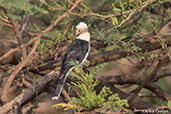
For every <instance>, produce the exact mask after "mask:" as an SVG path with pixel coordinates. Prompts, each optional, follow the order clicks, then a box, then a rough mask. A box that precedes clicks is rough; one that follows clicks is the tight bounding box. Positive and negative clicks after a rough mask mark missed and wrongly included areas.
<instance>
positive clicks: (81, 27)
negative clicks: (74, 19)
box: [75, 22, 88, 36]
mask: <svg viewBox="0 0 171 114" xmlns="http://www.w3.org/2000/svg"><path fill="white" fill-rule="evenodd" d="M75 29H76V30H75V35H76V36H78V35H80V34H82V33H84V32H88V26H87V24H86V23H84V22H80V23H79V24H78V25H77V26H76V27H75Z"/></svg>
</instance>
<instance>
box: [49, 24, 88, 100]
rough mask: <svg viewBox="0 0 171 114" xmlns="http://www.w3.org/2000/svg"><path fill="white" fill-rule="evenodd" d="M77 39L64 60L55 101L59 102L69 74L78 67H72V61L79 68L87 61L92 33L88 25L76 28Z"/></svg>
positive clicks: (68, 49) (54, 97) (67, 50)
mask: <svg viewBox="0 0 171 114" xmlns="http://www.w3.org/2000/svg"><path fill="white" fill-rule="evenodd" d="M75 35H76V38H75V39H74V40H73V41H72V42H71V44H69V46H68V47H67V49H66V51H65V54H64V56H63V59H62V63H61V68H60V74H59V78H58V82H57V86H56V90H55V94H54V96H53V97H52V99H53V100H55V99H56V100H57V99H59V97H60V94H61V92H62V89H63V86H64V84H65V80H66V78H67V77H68V75H69V73H70V72H71V71H72V69H73V68H74V67H76V65H72V64H71V62H70V61H73V62H75V63H76V62H77V61H78V64H77V65H78V66H81V65H82V64H83V63H84V61H85V60H86V59H87V57H88V55H89V52H90V33H89V31H88V25H87V24H86V23H85V22H80V23H79V24H78V25H76V27H75Z"/></svg>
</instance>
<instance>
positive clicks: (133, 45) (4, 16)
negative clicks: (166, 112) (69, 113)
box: [0, 0, 171, 113]
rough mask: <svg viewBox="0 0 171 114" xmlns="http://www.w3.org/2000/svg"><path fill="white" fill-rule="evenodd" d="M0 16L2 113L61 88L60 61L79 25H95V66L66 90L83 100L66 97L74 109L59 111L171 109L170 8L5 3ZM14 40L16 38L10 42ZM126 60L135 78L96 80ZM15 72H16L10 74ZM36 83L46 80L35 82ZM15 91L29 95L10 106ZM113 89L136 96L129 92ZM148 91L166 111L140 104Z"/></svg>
mask: <svg viewBox="0 0 171 114" xmlns="http://www.w3.org/2000/svg"><path fill="white" fill-rule="evenodd" d="M0 9H1V10H0V25H1V34H3V35H1V36H0V37H1V40H0V41H1V44H0V45H1V49H0V56H1V57H0V63H1V69H2V71H3V73H2V75H1V76H0V87H1V88H2V89H0V95H1V102H2V103H1V104H2V105H1V107H0V112H2V113H6V112H8V111H9V110H10V109H12V107H13V105H14V106H17V107H20V106H21V107H22V106H24V105H25V104H27V103H28V102H30V101H31V100H32V99H34V98H35V96H36V95H38V94H40V93H42V92H46V91H49V87H53V86H54V85H55V82H56V81H57V76H58V70H59V68H58V67H60V62H61V57H62V55H63V54H64V50H65V49H66V46H67V45H68V43H69V42H71V41H72V40H73V38H74V25H76V24H77V23H79V22H80V21H84V22H86V23H88V24H89V32H90V33H91V47H92V48H91V52H90V55H89V57H88V61H89V64H87V65H85V66H83V69H80V72H81V74H76V73H74V72H73V73H72V74H71V75H73V76H74V78H70V77H69V79H70V80H68V81H67V83H70V84H72V85H74V86H75V87H77V88H79V89H80V90H81V91H82V94H78V91H76V90H75V91H73V92H72V93H77V95H73V94H69V93H70V92H69V93H68V92H66V91H65V90H64V91H63V93H62V94H63V97H64V98H66V101H67V102H69V104H65V105H64V104H57V105H56V106H57V107H59V106H60V107H61V106H62V107H67V108H69V109H73V108H76V109H77V111H80V110H84V111H93V112H97V109H98V111H99V112H104V111H105V112H106V111H107V110H110V111H125V110H123V107H124V106H126V111H135V110H134V109H136V111H139V110H138V109H149V108H152V109H159V108H161V107H160V106H162V105H165V106H166V107H167V106H168V107H169V106H170V105H171V104H170V99H171V95H170V90H171V88H170V86H169V84H168V83H165V84H162V82H163V83H164V81H165V80H164V78H167V77H169V76H170V74H171V73H170V67H169V65H170V60H171V57H170V45H171V40H170V35H171V31H170V30H171V28H170V24H169V23H170V22H171V2H170V1H169V0H115V1H110V0H100V1H91V0H85V1H82V0H75V1H74V0H66V1H61V0H56V1H53V0H40V1H33V0H30V1H29V0H15V1H7V0H1V1H0ZM163 31H164V32H163ZM4 33H5V35H4ZM9 33H11V34H12V36H10V37H13V38H8V37H6V36H8V34H9ZM123 59H124V60H128V61H129V62H130V63H131V64H134V66H135V67H134V68H133V70H131V71H130V72H129V73H127V74H121V75H110V76H106V75H104V76H100V78H98V79H97V77H96V76H95V75H96V74H97V72H98V70H99V69H101V68H102V67H103V68H105V67H107V65H108V63H110V62H112V61H117V60H123ZM135 59H136V60H137V62H134V61H133V60H135ZM9 64H10V65H12V67H11V66H10V67H6V66H8V65H9ZM117 64H118V66H119V63H117ZM163 67H165V69H163ZM54 69H56V70H54ZM94 69H95V70H94ZM85 72H86V73H85ZM35 75H39V76H38V77H39V78H38V79H37V80H35V81H34V80H33V77H34V76H35ZM79 75H80V76H79ZM80 77H82V78H80ZM82 80H83V81H82ZM160 80H162V81H160ZM77 81H78V83H76V82H77ZM28 83H29V84H28ZM70 84H69V87H71V88H72V87H73V86H71V85H70ZM15 85H16V86H18V85H23V86H20V87H21V88H23V87H24V86H26V87H28V89H25V91H24V92H21V93H20V94H19V95H18V96H16V97H15V98H14V99H9V97H8V91H7V90H8V89H9V88H11V87H12V86H15ZM87 85H90V86H87ZM114 85H124V86H125V87H127V86H128V85H129V86H130V88H131V87H132V85H136V88H135V89H134V90H132V91H131V92H123V89H121V88H119V87H115V86H114ZM73 88H74V87H73ZM144 88H145V89H147V90H148V92H146V93H145V94H146V95H145V96H144V97H148V96H149V94H150V96H152V97H155V98H152V99H150V100H153V101H155V102H160V103H149V102H150V101H148V102H147V101H144V98H142V97H141V96H140V95H141V93H142V92H141V90H142V89H144ZM23 89H24V88H23ZM73 90H74V89H73ZM52 91H53V90H52ZM116 93H117V94H118V95H119V96H117V94H116ZM120 98H121V99H122V100H121V99H120ZM87 99H91V100H90V101H88V100H87ZM118 99H119V100H118ZM126 99H127V100H126ZM161 100H162V101H161ZM84 101H86V102H84ZM127 101H128V103H127ZM116 107H117V108H116ZM133 108H134V109H133ZM17 109H18V108H17ZM102 109H103V110H102ZM73 112H75V113H76V111H75V110H73Z"/></svg>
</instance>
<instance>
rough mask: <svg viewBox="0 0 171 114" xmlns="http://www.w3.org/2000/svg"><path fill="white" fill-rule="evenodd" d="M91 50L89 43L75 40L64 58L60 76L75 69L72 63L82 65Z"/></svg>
mask: <svg viewBox="0 0 171 114" xmlns="http://www.w3.org/2000/svg"><path fill="white" fill-rule="evenodd" d="M89 48H90V47H89V42H87V41H84V40H80V39H75V40H73V41H72V43H71V44H70V45H69V46H68V48H67V50H66V53H65V55H64V57H63V60H62V64H61V71H60V74H63V75H65V74H66V73H67V72H68V71H69V70H70V69H71V68H72V67H73V65H71V64H70V61H73V62H76V61H78V62H79V63H81V62H82V61H83V59H84V58H85V56H86V54H87V53H88V50H89Z"/></svg>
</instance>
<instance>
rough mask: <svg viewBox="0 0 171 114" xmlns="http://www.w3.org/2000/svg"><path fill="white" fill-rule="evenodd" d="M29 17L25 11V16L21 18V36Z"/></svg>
mask: <svg viewBox="0 0 171 114" xmlns="http://www.w3.org/2000/svg"><path fill="white" fill-rule="evenodd" d="M29 17H30V15H29V13H27V14H26V16H25V18H24V19H23V24H22V26H21V27H20V34H21V36H22V34H23V32H24V30H25V28H26V26H27V25H28V21H29Z"/></svg>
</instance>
